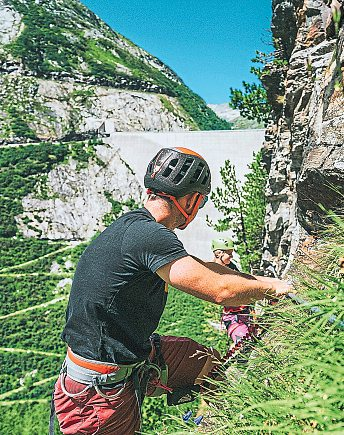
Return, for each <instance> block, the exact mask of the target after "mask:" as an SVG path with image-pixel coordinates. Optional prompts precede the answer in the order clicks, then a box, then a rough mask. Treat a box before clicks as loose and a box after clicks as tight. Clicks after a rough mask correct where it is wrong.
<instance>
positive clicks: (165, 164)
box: [144, 147, 211, 198]
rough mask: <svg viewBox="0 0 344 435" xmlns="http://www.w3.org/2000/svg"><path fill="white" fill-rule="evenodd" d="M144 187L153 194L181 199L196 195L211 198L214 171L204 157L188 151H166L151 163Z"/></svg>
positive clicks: (183, 149)
mask: <svg viewBox="0 0 344 435" xmlns="http://www.w3.org/2000/svg"><path fill="white" fill-rule="evenodd" d="M144 184H145V187H146V188H147V189H149V190H151V191H152V192H155V193H158V192H164V193H167V194H169V195H172V196H175V197H177V198H178V197H181V196H184V195H187V194H188V193H193V192H199V193H201V194H202V195H208V194H209V192H210V188H211V176H210V169H209V166H208V164H207V162H206V161H205V160H204V158H203V157H202V156H200V155H199V154H197V153H195V152H194V151H192V150H189V149H188V148H179V147H177V148H162V149H161V150H160V151H159V152H158V154H157V155H156V156H155V157H154V158H153V159H152V160H151V161H150V163H149V165H148V168H147V172H146V175H145V178H144Z"/></svg>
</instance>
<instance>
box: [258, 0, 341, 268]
mask: <svg viewBox="0 0 344 435" xmlns="http://www.w3.org/2000/svg"><path fill="white" fill-rule="evenodd" d="M272 6H273V20H272V31H273V37H274V39H275V41H276V43H277V45H278V47H279V53H278V54H279V59H280V60H283V62H275V63H272V64H270V65H268V66H267V68H266V70H265V74H264V76H263V77H262V80H263V83H264V85H265V88H266V89H267V94H268V99H269V103H270V104H271V106H272V108H273V118H274V121H273V123H272V124H271V125H270V127H269V128H268V129H267V132H266V141H265V156H266V163H267V166H268V168H269V169H270V173H269V182H268V189H267V195H268V208H267V215H266V226H265V246H264V254H263V255H264V257H263V258H264V261H265V263H266V264H271V263H272V264H274V265H275V266H276V267H277V268H278V269H279V270H280V271H282V270H283V269H285V267H286V266H287V265H288V262H289V264H290V260H292V258H293V256H294V255H295V253H296V250H297V248H298V245H299V242H300V240H301V241H302V239H303V238H304V237H307V234H311V233H314V232H316V231H317V230H318V229H319V225H321V224H322V223H324V220H323V217H324V213H323V210H322V209H321V206H319V204H321V205H322V206H324V207H325V208H326V209H328V210H334V209H338V208H340V207H343V198H344V81H343V71H344V49H343V48H344V26H343V22H344V20H343V17H344V8H343V2H342V1H338V0H332V1H320V0H317V1H306V0H304V1H303V0H287V1H281V0H274V1H273V2H272Z"/></svg>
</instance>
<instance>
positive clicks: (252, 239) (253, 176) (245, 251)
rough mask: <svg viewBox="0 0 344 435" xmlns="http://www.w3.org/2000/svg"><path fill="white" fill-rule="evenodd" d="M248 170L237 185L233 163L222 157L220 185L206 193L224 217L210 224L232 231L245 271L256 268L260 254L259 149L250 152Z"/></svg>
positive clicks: (261, 185) (263, 202) (262, 215)
mask: <svg viewBox="0 0 344 435" xmlns="http://www.w3.org/2000/svg"><path fill="white" fill-rule="evenodd" d="M249 170H250V171H249V172H248V173H247V174H246V175H245V181H244V183H243V185H241V183H240V182H239V181H238V179H237V178H236V174H235V167H234V165H233V164H232V163H231V162H230V161H229V160H226V161H225V164H224V166H223V167H222V168H221V169H220V174H221V178H222V183H223V187H218V188H216V189H215V191H214V192H213V193H212V194H211V196H210V198H211V200H212V201H213V202H214V204H215V207H216V208H217V209H218V210H219V211H220V212H221V213H222V214H223V216H224V217H223V218H222V219H220V220H219V221H218V222H217V223H215V224H214V223H211V225H212V226H214V228H215V229H216V230H217V231H227V230H232V231H233V234H234V238H235V241H236V251H237V252H238V254H239V255H240V261H241V266H242V268H243V270H244V271H246V272H250V271H251V270H252V269H259V263H260V259H261V256H262V235H263V227H264V218H265V207H266V198H265V186H266V182H267V173H266V170H265V169H264V167H263V163H262V153H261V152H259V153H257V154H256V155H255V154H254V155H253V162H252V163H251V165H249Z"/></svg>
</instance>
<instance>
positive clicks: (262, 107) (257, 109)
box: [229, 81, 271, 123]
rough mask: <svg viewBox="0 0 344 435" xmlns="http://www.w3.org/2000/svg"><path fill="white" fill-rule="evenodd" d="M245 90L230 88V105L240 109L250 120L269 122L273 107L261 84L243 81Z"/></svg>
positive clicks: (241, 113) (242, 114)
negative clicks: (270, 105)
mask: <svg viewBox="0 0 344 435" xmlns="http://www.w3.org/2000/svg"><path fill="white" fill-rule="evenodd" d="M242 85H243V87H244V90H241V89H233V88H230V97H229V98H230V103H229V105H230V107H232V108H233V109H239V110H240V115H241V116H243V117H244V118H247V119H250V120H256V121H258V122H260V123H261V122H262V123H267V122H268V120H269V115H270V111H271V108H270V107H269V105H268V103H267V101H266V91H265V89H264V87H263V86H262V85H261V84H256V83H247V82H245V81H244V82H242Z"/></svg>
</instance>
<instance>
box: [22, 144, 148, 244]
mask: <svg viewBox="0 0 344 435" xmlns="http://www.w3.org/2000/svg"><path fill="white" fill-rule="evenodd" d="M141 196H142V188H141V187H140V185H139V182H138V181H137V179H136V177H135V175H134V174H133V172H132V170H131V169H130V168H129V166H128V165H127V164H126V163H125V162H124V161H123V160H122V158H121V157H120V155H119V153H118V151H117V150H116V149H114V148H111V147H110V146H109V145H105V144H102V145H97V146H96V147H95V156H94V158H92V159H89V161H88V162H85V163H83V164H82V165H81V167H80V162H78V161H77V160H74V159H73V158H69V159H68V161H67V162H66V163H64V164H61V165H59V166H57V167H56V168H55V169H53V170H52V171H51V172H49V173H48V175H47V179H46V180H44V183H43V185H42V183H37V185H36V189H35V192H32V193H30V194H29V195H27V196H26V197H24V198H23V200H22V205H23V209H24V211H23V213H22V214H20V215H18V216H16V221H17V224H18V229H19V230H20V232H21V233H22V234H23V235H24V236H25V237H37V238H42V239H49V240H89V239H90V238H91V237H92V236H93V235H94V234H95V233H96V231H102V230H104V229H105V227H106V226H107V225H109V223H111V221H112V220H114V219H115V218H116V217H117V215H119V214H121V213H122V212H125V211H128V210H129V209H130V208H131V207H132V206H134V205H136V206H137V205H139V204H140V203H141ZM114 206H115V207H114Z"/></svg>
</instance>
